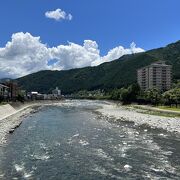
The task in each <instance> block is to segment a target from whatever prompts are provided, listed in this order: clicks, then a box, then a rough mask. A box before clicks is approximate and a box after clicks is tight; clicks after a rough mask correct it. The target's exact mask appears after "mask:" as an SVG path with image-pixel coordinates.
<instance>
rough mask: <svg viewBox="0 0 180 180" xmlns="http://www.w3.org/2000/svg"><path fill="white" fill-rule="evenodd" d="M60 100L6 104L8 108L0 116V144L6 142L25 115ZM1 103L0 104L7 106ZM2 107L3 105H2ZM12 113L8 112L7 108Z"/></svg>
mask: <svg viewBox="0 0 180 180" xmlns="http://www.w3.org/2000/svg"><path fill="white" fill-rule="evenodd" d="M60 102H62V101H35V102H30V103H24V104H22V103H12V104H11V105H10V104H7V105H8V108H7V110H6V112H4V114H3V115H2V116H1V117H0V146H1V145H3V144H5V143H6V142H7V136H8V135H9V134H12V133H13V132H14V130H15V129H16V128H18V127H19V126H20V125H21V124H22V122H23V120H24V118H25V117H27V116H29V115H30V114H32V113H35V112H36V111H38V109H36V108H38V107H42V106H45V105H52V104H56V103H60ZM7 105H2V106H4V107H5V106H7ZM2 108H3V107H2ZM9 109H10V111H12V113H10V114H8V113H9V111H8V110H9Z"/></svg>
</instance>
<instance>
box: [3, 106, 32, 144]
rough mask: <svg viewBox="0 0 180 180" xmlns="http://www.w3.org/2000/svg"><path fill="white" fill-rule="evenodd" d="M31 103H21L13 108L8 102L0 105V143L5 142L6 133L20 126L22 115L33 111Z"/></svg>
mask: <svg viewBox="0 0 180 180" xmlns="http://www.w3.org/2000/svg"><path fill="white" fill-rule="evenodd" d="M32 107H33V104H22V105H21V106H18V108H14V107H13V106H12V105H10V104H6V105H1V106H0V145H1V144H3V143H5V142H6V135H7V134H8V133H12V132H14V130H15V129H16V128H17V127H19V126H20V124H21V123H22V120H23V117H24V116H27V115H28V114H29V113H31V112H33V111H34V110H33V108H32Z"/></svg>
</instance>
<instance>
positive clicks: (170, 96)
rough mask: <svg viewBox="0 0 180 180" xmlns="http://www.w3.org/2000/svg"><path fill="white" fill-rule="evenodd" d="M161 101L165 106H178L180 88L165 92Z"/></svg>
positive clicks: (179, 102)
mask: <svg viewBox="0 0 180 180" xmlns="http://www.w3.org/2000/svg"><path fill="white" fill-rule="evenodd" d="M163 100H164V104H165V105H169V106H171V105H173V104H175V105H176V107H177V106H178V105H179V104H180V88H174V89H171V90H169V91H166V92H165V93H164V94H163Z"/></svg>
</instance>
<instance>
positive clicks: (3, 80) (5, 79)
mask: <svg viewBox="0 0 180 180" xmlns="http://www.w3.org/2000/svg"><path fill="white" fill-rule="evenodd" d="M11 80H12V79H11V78H3V79H0V83H4V82H7V81H11Z"/></svg>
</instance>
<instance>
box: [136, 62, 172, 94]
mask: <svg viewBox="0 0 180 180" xmlns="http://www.w3.org/2000/svg"><path fill="white" fill-rule="evenodd" d="M171 77H172V66H171V65H167V64H165V62H164V61H158V62H155V63H152V64H151V65H149V66H146V67H143V68H140V69H138V70H137V81H138V84H139V86H140V87H141V89H142V90H144V91H145V90H148V89H153V88H156V89H159V90H161V91H166V90H169V89H170V88H171Z"/></svg>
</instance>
